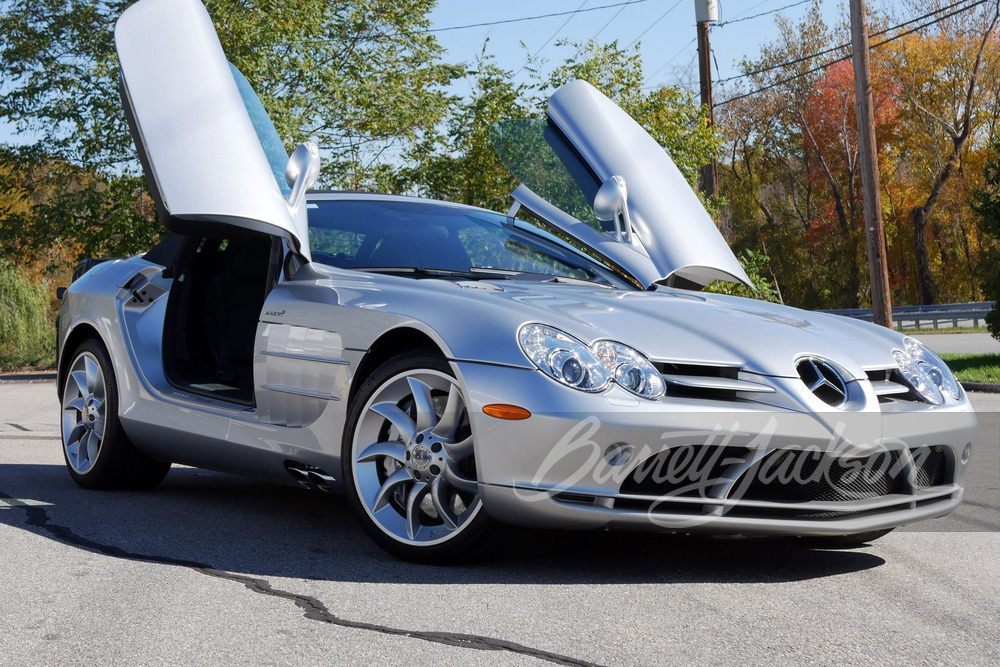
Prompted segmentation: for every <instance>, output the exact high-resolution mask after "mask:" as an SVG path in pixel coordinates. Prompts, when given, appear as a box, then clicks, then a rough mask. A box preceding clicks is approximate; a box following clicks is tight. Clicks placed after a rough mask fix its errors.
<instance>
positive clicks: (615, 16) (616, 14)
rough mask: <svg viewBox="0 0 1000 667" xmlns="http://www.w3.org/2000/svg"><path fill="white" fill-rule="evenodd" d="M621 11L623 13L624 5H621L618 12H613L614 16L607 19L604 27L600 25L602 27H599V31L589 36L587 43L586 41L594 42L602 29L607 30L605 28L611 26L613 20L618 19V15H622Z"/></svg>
mask: <svg viewBox="0 0 1000 667" xmlns="http://www.w3.org/2000/svg"><path fill="white" fill-rule="evenodd" d="M623 11H625V6H624V5H623V6H622V7H621V8H620V9H619V10H618V11H617V12H615V15H614V16H612V17H611V18H609V19H608V20H607V22H606V23H605V24H604V25H602V26H601V27H600V29H599V30H598V31H597V32H595V33H594V34H593V35H591V36H590V39H588V40H587V41H588V42H590V41H592V40H595V39H597V36H598V35H600V34H601V33H602V32H604V29H605V28H607V27H608V26H609V25H611V23H612V22H613V21H614V20H615V19H616V18H618V17H619V15H621V13H622V12H623Z"/></svg>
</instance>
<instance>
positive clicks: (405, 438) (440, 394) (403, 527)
mask: <svg viewBox="0 0 1000 667" xmlns="http://www.w3.org/2000/svg"><path fill="white" fill-rule="evenodd" d="M343 462H344V464H343V465H344V479H345V482H346V485H347V487H348V497H349V499H350V501H351V505H352V507H353V508H354V509H355V512H356V514H357V515H358V516H359V518H360V519H361V522H362V525H363V526H364V528H365V530H366V532H368V534H369V535H370V536H371V537H372V538H373V539H374V540H375V541H376V542H377V543H378V544H379V545H380V546H381V547H383V548H384V549H385V550H386V551H388V552H390V553H392V554H393V555H395V556H398V557H400V558H404V559H407V560H413V561H420V562H438V563H443V562H451V561H455V560H459V559H462V558H464V557H467V556H469V555H470V554H471V553H472V552H473V551H474V550H476V548H477V547H478V546H479V544H480V543H481V541H482V539H483V537H484V533H485V531H486V529H487V527H488V524H489V518H488V517H487V515H486V513H485V512H484V511H482V502H481V501H480V498H479V486H478V483H477V475H476V461H475V448H474V446H473V434H472V429H471V426H470V424H469V415H468V410H467V409H466V404H465V397H464V396H463V393H462V389H461V387H460V386H459V385H458V381H457V380H456V379H455V377H454V376H453V375H452V374H451V370H450V368H449V367H448V364H447V363H446V362H445V361H444V360H443V359H441V358H440V357H437V356H433V355H428V354H407V355H402V356H399V357H396V358H395V359H393V360H391V361H389V362H387V363H386V364H384V365H383V366H382V367H381V368H379V369H378V370H377V371H375V373H374V374H373V375H372V376H371V377H370V378H369V379H368V380H367V381H366V382H365V384H364V385H363V386H362V387H361V389H360V390H359V391H358V394H357V396H356V397H355V399H354V402H353V403H352V404H351V406H350V409H349V418H348V423H347V429H346V430H345V434H344V448H343Z"/></svg>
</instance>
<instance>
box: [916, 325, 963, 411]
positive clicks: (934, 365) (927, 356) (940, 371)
mask: <svg viewBox="0 0 1000 667" xmlns="http://www.w3.org/2000/svg"><path fill="white" fill-rule="evenodd" d="M904 344H905V345H906V351H907V353H909V355H910V356H911V357H913V359H914V360H915V361H916V362H917V365H918V366H920V368H921V369H923V371H924V372H925V373H926V374H927V376H928V377H930V379H931V381H932V382H933V383H934V384H935V385H936V386H937V388H938V389H940V390H941V391H942V392H944V393H945V394H947V395H948V396H950V397H952V398H954V399H955V400H956V401H957V400H958V399H959V398H960V397H961V395H962V394H961V391H960V390H959V387H958V380H957V379H956V378H955V374H954V373H952V372H951V369H950V368H948V364H946V363H944V360H942V359H941V357H939V356H938V355H937V354H935V353H934V351H933V350H931V349H930V348H929V347H927V346H926V345H924V344H922V343H920V342H919V341H917V340H916V339H914V338H909V337H907V339H906V340H905V341H904Z"/></svg>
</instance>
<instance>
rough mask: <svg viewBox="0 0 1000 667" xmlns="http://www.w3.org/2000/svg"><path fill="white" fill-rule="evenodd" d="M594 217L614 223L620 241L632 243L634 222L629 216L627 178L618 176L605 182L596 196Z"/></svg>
mask: <svg viewBox="0 0 1000 667" xmlns="http://www.w3.org/2000/svg"><path fill="white" fill-rule="evenodd" d="M594 217H595V218H597V219H598V220H601V221H614V223H615V231H616V236H617V237H618V240H619V241H621V242H622V243H631V242H632V220H631V219H630V218H629V215H628V188H626V187H625V177H624V176H618V175H617V174H616V175H614V176H612V177H611V178H609V179H608V180H606V181H604V183H602V184H601V187H600V188H599V189H598V190H597V194H596V195H595V196H594Z"/></svg>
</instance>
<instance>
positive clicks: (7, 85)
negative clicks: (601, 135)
mask: <svg viewBox="0 0 1000 667" xmlns="http://www.w3.org/2000/svg"><path fill="white" fill-rule="evenodd" d="M130 4H132V3H131V1H130V0H7V2H5V3H4V4H3V5H2V6H0V81H3V82H4V85H3V87H2V89H0V118H2V119H4V120H7V121H10V122H13V123H14V125H15V127H16V128H17V129H18V130H20V131H24V132H28V133H32V134H35V135H36V136H38V138H39V139H38V142H37V144H36V146H35V148H36V152H37V153H39V154H42V155H45V156H46V157H47V158H50V159H55V160H61V161H62V162H63V163H65V164H66V165H71V166H72V167H73V168H80V169H83V170H85V171H87V172H90V173H91V174H92V180H91V182H90V183H89V186H88V187H83V188H82V189H78V190H76V191H74V189H73V187H72V184H71V183H69V182H66V183H63V186H64V189H63V192H62V195H64V196H65V197H68V196H69V195H70V194H72V193H74V192H76V193H77V194H79V195H80V199H79V200H75V201H69V200H66V199H64V200H63V202H62V203H63V204H65V205H67V206H70V207H72V208H73V209H74V210H75V211H77V212H75V213H74V214H73V215H72V216H71V218H64V219H62V220H61V223H62V224H63V229H62V231H63V232H64V235H65V236H68V237H71V236H72V235H73V234H74V233H78V232H79V231H80V227H81V226H82V227H83V228H86V229H87V230H89V231H90V232H93V235H94V237H95V238H101V236H102V233H101V229H104V228H105V227H104V226H105V225H106V223H107V216H109V215H110V216H111V217H112V220H114V221H115V223H116V224H114V225H113V226H112V229H113V230H116V231H113V232H112V235H113V236H114V238H112V239H105V240H107V241H108V242H107V243H104V244H100V243H98V244H96V246H97V247H99V248H101V249H103V250H106V251H114V252H134V251H136V250H139V249H141V248H142V245H141V244H145V243H146V242H147V241H148V239H149V238H150V237H151V236H152V235H154V234H155V233H157V232H158V231H159V228H158V226H157V225H156V223H155V222H154V221H153V220H152V219H151V217H150V216H147V215H145V206H144V205H143V203H142V201H141V198H140V197H138V195H137V192H136V188H137V187H138V183H139V182H138V181H137V180H135V177H136V176H137V175H138V174H139V165H138V162H137V160H136V159H135V150H134V148H133V147H132V144H131V139H130V137H129V134H128V131H127V127H126V124H125V120H124V116H123V114H122V111H121V107H120V102H119V97H118V89H117V76H118V63H117V57H116V54H115V50H114V43H113V26H114V22H115V20H116V19H117V17H118V16H119V15H120V14H121V13H122V11H123V10H124V9H125V8H126V7H128V5H130ZM206 4H207V6H208V9H209V12H210V14H211V15H212V17H213V20H214V22H215V24H216V28H217V31H218V34H219V35H220V39H221V41H222V43H223V48H224V49H225V50H226V53H227V55H228V57H229V58H230V59H231V60H232V62H233V63H234V64H235V65H236V66H237V67H239V68H240V69H241V70H242V71H243V73H244V74H245V75H246V76H247V78H248V80H249V81H250V82H251V83H252V84H253V85H254V87H255V89H256V90H257V92H258V93H259V94H260V97H261V99H262V101H263V103H264V105H265V107H266V108H267V109H268V111H269V113H270V114H271V116H272V117H273V118H274V120H275V125H276V127H277V128H278V131H279V133H280V135H281V136H282V139H283V140H284V142H285V143H286V145H287V146H288V147H289V148H291V147H292V146H293V145H294V144H295V143H297V142H299V141H301V140H303V139H307V138H309V139H313V140H316V141H317V142H318V143H319V144H320V145H321V147H322V149H323V150H324V154H325V157H326V158H327V159H326V161H325V166H324V175H323V182H324V183H325V184H326V185H329V186H341V187H349V188H359V189H360V188H366V187H380V186H382V185H383V184H385V183H388V182H393V171H394V170H393V169H392V168H391V167H388V168H387V167H386V163H387V162H388V161H387V160H385V159H384V158H385V156H386V155H393V154H396V153H399V152H401V151H403V150H405V149H406V148H407V146H409V145H410V144H412V143H413V142H415V141H417V140H418V139H419V138H420V136H421V134H422V132H423V131H424V129H425V128H429V127H433V126H434V124H435V123H437V122H438V121H439V120H440V119H441V118H442V117H443V115H444V113H445V112H446V110H447V108H448V104H449V102H450V97H449V95H448V94H446V93H445V91H444V87H445V86H446V85H447V84H448V83H450V82H451V81H452V80H453V79H454V78H455V77H456V76H457V75H459V74H460V72H461V68H458V67H455V66H451V65H446V64H443V63H441V62H440V56H441V53H442V51H441V47H440V46H439V45H438V43H437V41H436V39H435V38H434V36H433V33H430V32H428V31H427V28H428V26H429V22H428V18H427V13H428V12H429V10H430V8H431V7H432V6H433V4H434V0H411V1H409V2H405V3H402V2H396V1H393V0H353V1H351V2H348V1H347V0H333V1H331V0H301V1H299V2H295V3H279V2H277V1H276V0H207V2H206ZM73 178H76V176H75V175H74V177H73Z"/></svg>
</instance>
